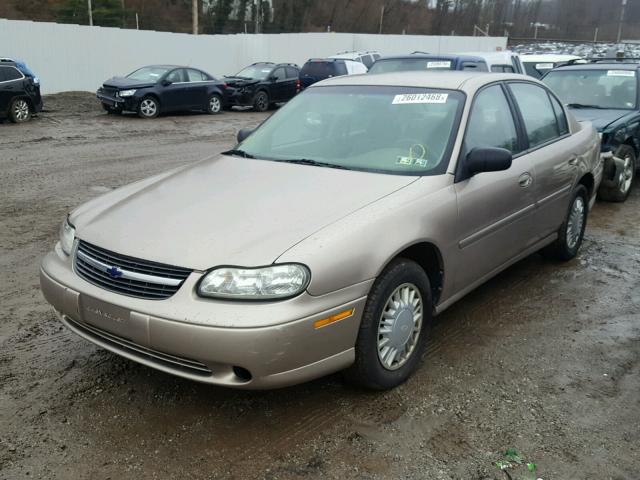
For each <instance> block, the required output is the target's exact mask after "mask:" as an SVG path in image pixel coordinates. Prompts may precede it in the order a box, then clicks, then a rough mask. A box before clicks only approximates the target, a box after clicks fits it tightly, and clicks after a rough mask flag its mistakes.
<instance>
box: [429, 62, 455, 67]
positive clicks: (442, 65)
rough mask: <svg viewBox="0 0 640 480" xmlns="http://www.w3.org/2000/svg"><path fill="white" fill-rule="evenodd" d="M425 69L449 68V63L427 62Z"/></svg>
mask: <svg viewBox="0 0 640 480" xmlns="http://www.w3.org/2000/svg"><path fill="white" fill-rule="evenodd" d="M427 68H451V62H427Z"/></svg>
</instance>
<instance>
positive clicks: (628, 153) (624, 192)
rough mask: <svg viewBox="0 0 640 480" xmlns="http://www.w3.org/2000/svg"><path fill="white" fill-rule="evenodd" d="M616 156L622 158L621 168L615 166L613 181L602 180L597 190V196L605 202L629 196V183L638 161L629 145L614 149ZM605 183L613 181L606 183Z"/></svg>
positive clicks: (618, 200) (617, 200)
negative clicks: (622, 164) (623, 162)
mask: <svg viewBox="0 0 640 480" xmlns="http://www.w3.org/2000/svg"><path fill="white" fill-rule="evenodd" d="M616 157H618V158H622V159H623V160H624V161H625V164H624V166H623V167H622V168H616V171H615V173H614V178H613V182H606V181H605V182H603V184H602V185H601V186H600V189H599V190H598V197H600V199H602V200H605V201H607V202H624V201H625V200H626V199H627V198H628V197H629V192H631V185H633V180H634V179H635V176H636V169H637V168H638V162H637V159H636V152H635V151H634V150H633V147H631V146H629V145H621V146H620V147H619V148H618V150H616ZM605 183H613V185H608V184H605Z"/></svg>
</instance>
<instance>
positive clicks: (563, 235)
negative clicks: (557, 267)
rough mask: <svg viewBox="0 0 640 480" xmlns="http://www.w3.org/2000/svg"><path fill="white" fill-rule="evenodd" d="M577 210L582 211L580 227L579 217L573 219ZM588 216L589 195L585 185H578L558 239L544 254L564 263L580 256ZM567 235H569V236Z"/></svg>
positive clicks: (547, 247)
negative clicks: (577, 222)
mask: <svg viewBox="0 0 640 480" xmlns="http://www.w3.org/2000/svg"><path fill="white" fill-rule="evenodd" d="M575 209H580V210H581V216H582V220H581V223H580V225H579V226H577V224H576V220H577V217H572V216H573V215H574V214H576V213H577V211H576V210H575ZM588 216H589V193H588V192H587V189H586V188H585V186H584V185H578V186H577V187H576V189H575V190H574V191H573V196H572V197H571V202H570V203H569V210H568V211H567V216H566V217H565V220H564V222H563V223H562V226H561V227H560V230H558V238H557V239H556V240H555V241H554V242H553V243H552V244H550V245H548V246H546V247H545V248H544V249H543V250H542V254H543V255H544V256H545V257H548V258H552V259H554V260H561V261H564V262H566V261H567V260H571V259H572V258H574V257H575V256H576V255H577V254H578V250H580V246H581V245H582V239H583V238H584V230H585V228H586V227H587V218H588ZM567 233H569V235H568V234H567ZM576 235H577V237H576ZM569 237H571V238H569Z"/></svg>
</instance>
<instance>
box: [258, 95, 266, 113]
mask: <svg viewBox="0 0 640 480" xmlns="http://www.w3.org/2000/svg"><path fill="white" fill-rule="evenodd" d="M256 103H257V104H258V108H259V109H260V110H264V109H265V108H266V107H267V96H266V95H265V94H264V93H260V94H258V98H257V99H256Z"/></svg>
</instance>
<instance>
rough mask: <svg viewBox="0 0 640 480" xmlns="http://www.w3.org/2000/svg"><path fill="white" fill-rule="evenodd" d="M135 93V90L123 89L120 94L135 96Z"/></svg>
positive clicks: (122, 95)
mask: <svg viewBox="0 0 640 480" xmlns="http://www.w3.org/2000/svg"><path fill="white" fill-rule="evenodd" d="M134 93H136V91H135V90H121V91H120V92H118V95H119V96H121V97H133V94H134Z"/></svg>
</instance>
